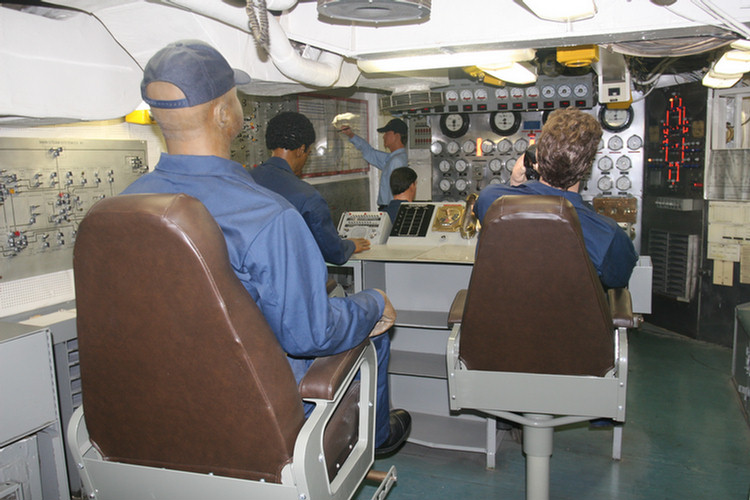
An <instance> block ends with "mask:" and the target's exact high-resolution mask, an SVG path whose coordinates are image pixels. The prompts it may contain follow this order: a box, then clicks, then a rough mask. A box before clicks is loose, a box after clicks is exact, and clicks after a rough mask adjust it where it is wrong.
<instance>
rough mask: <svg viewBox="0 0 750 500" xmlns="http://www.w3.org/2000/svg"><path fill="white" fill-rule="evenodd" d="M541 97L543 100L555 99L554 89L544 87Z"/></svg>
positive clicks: (549, 86)
mask: <svg viewBox="0 0 750 500" xmlns="http://www.w3.org/2000/svg"><path fill="white" fill-rule="evenodd" d="M542 97H544V98H545V99H552V98H553V97H555V87H553V86H552V85H545V86H544V87H542Z"/></svg>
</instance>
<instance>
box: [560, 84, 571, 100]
mask: <svg viewBox="0 0 750 500" xmlns="http://www.w3.org/2000/svg"><path fill="white" fill-rule="evenodd" d="M571 92H572V91H571V90H570V85H560V86H559V87H557V95H559V96H560V97H570V94H571Z"/></svg>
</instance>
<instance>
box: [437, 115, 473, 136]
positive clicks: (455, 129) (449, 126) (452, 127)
mask: <svg viewBox="0 0 750 500" xmlns="http://www.w3.org/2000/svg"><path fill="white" fill-rule="evenodd" d="M440 130H441V131H442V132H443V134H445V135H447V136H448V137H452V138H454V139H455V138H456V137H461V136H462V135H464V134H465V133H466V131H467V130H469V115H467V114H464V113H451V114H448V115H442V116H441V117H440Z"/></svg>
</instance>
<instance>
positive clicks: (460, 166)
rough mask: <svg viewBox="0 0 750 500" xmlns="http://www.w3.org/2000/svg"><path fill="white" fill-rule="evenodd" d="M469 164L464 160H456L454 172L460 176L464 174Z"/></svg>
mask: <svg viewBox="0 0 750 500" xmlns="http://www.w3.org/2000/svg"><path fill="white" fill-rule="evenodd" d="M468 166H469V164H468V163H466V160H457V161H456V172H458V173H459V174H462V173H464V172H466V167H468Z"/></svg>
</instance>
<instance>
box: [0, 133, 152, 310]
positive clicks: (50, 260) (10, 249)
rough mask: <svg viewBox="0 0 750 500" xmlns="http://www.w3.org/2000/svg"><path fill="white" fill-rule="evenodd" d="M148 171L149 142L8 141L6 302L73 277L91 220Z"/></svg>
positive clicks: (2, 158)
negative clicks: (80, 234)
mask: <svg viewBox="0 0 750 500" xmlns="http://www.w3.org/2000/svg"><path fill="white" fill-rule="evenodd" d="M146 163H147V156H146V141H140V140H93V139H90V140H89V139H33V138H8V137H2V138H0V211H1V213H2V219H1V220H0V230H2V237H0V250H1V253H0V286H2V294H0V296H1V298H2V300H3V301H7V300H13V297H11V296H12V295H13V294H12V293H11V290H12V289H13V287H12V286H9V283H10V282H13V281H15V280H20V279H24V278H29V277H34V276H40V275H45V274H48V273H55V272H58V271H62V270H67V269H71V268H72V265H73V244H74V242H75V237H76V232H77V230H78V225H79V223H80V222H81V220H82V219H83V216H84V215H85V214H86V212H87V211H88V209H89V208H90V207H91V206H92V205H93V204H94V203H96V202H97V201H98V200H100V199H102V198H104V197H107V196H113V195H116V194H119V193H120V192H121V191H122V190H123V189H125V188H126V187H127V186H128V185H129V184H130V183H131V182H133V181H134V180H135V179H137V178H138V177H139V176H141V175H142V174H143V173H145V172H146V171H147V170H148V166H147V164H146ZM24 289H25V290H26V292H25V293H29V291H28V287H24ZM35 292H38V293H42V294H44V293H45V292H44V291H40V290H35ZM16 300H18V298H17V297H16ZM20 300H27V299H20ZM28 300H32V301H33V298H29V299H28ZM1 306H3V304H0V315H2V312H1V311H3V310H4V307H1ZM12 309H13V310H14V311H15V308H12ZM6 312H7V311H6Z"/></svg>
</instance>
